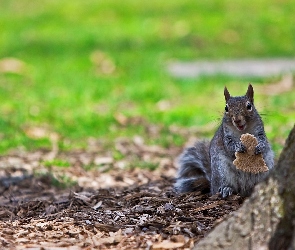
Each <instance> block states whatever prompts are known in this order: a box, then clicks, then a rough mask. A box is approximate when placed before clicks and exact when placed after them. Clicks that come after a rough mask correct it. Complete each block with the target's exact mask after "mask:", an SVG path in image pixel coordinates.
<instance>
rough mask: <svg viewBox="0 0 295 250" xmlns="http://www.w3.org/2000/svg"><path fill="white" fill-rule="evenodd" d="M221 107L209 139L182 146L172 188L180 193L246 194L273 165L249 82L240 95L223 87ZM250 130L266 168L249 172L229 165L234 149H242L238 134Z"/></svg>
mask: <svg viewBox="0 0 295 250" xmlns="http://www.w3.org/2000/svg"><path fill="white" fill-rule="evenodd" d="M224 97H225V102H226V105H225V111H224V115H223V118H222V122H221V124H220V126H219V128H218V129H217V131H216V133H215V135H214V137H213V139H212V140H211V142H210V141H200V142H196V143H195V146H194V147H189V148H187V149H185V150H184V152H183V153H182V154H181V155H180V158H179V169H178V173H177V177H176V182H175V185H174V187H175V189H176V191H178V192H180V193H184V192H193V191H202V192H210V193H211V194H212V195H213V194H216V193H219V194H220V195H221V196H222V198H225V197H227V196H230V195H232V194H239V195H241V196H249V195H250V194H251V192H252V190H253V188H254V186H255V184H257V183H258V182H260V181H262V180H263V179H265V178H266V177H267V176H268V174H269V172H270V170H271V169H272V168H273V167H274V154H273V151H272V149H271V146H270V143H269V142H268V140H267V137H266V134H265V131H264V125H263V122H262V120H261V117H260V115H259V113H258V111H257V110H256V108H255V106H254V90H253V87H252V85H251V84H249V86H248V90H247V92H246V94H245V95H244V96H236V97H233V96H231V95H230V93H229V91H228V90H227V88H226V87H225V88H224ZM246 133H249V134H252V135H254V136H255V137H256V138H257V140H258V145H257V146H256V148H255V154H262V156H263V159H264V161H265V163H266V165H267V166H268V168H269V171H267V172H261V173H256V174H255V173H249V172H244V171H241V170H239V169H237V168H236V167H235V166H234V165H233V161H234V160H235V152H240V153H244V152H246V147H245V146H244V145H243V144H242V143H241V142H240V137H241V135H242V134H246Z"/></svg>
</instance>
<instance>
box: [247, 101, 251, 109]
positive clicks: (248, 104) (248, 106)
mask: <svg viewBox="0 0 295 250" xmlns="http://www.w3.org/2000/svg"><path fill="white" fill-rule="evenodd" d="M247 109H248V110H249V111H251V110H252V105H251V103H250V102H247Z"/></svg>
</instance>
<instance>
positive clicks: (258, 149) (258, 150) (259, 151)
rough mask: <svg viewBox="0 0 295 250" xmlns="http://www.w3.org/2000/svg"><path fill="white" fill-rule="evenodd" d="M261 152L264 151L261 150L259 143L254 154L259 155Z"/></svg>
mask: <svg viewBox="0 0 295 250" xmlns="http://www.w3.org/2000/svg"><path fill="white" fill-rule="evenodd" d="M261 153H262V152H261V149H260V147H259V145H257V146H256V147H255V151H254V154H255V155H259V154H261Z"/></svg>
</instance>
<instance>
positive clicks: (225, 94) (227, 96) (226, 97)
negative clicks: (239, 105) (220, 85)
mask: <svg viewBox="0 0 295 250" xmlns="http://www.w3.org/2000/svg"><path fill="white" fill-rule="evenodd" d="M224 97H225V101H226V102H228V99H229V98H230V93H229V92H228V90H227V88H226V87H224Z"/></svg>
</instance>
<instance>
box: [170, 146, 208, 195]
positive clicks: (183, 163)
mask: <svg viewBox="0 0 295 250" xmlns="http://www.w3.org/2000/svg"><path fill="white" fill-rule="evenodd" d="M209 145H210V142H209V141H200V142H197V143H196V144H195V146H194V147H190V148H187V149H185V151H184V152H183V153H182V154H181V155H180V157H179V170H178V174H177V179H176V182H175V184H174V187H175V189H176V191H178V192H180V193H185V192H193V191H201V192H209V191H210V179H211V167H210V157H209Z"/></svg>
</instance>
